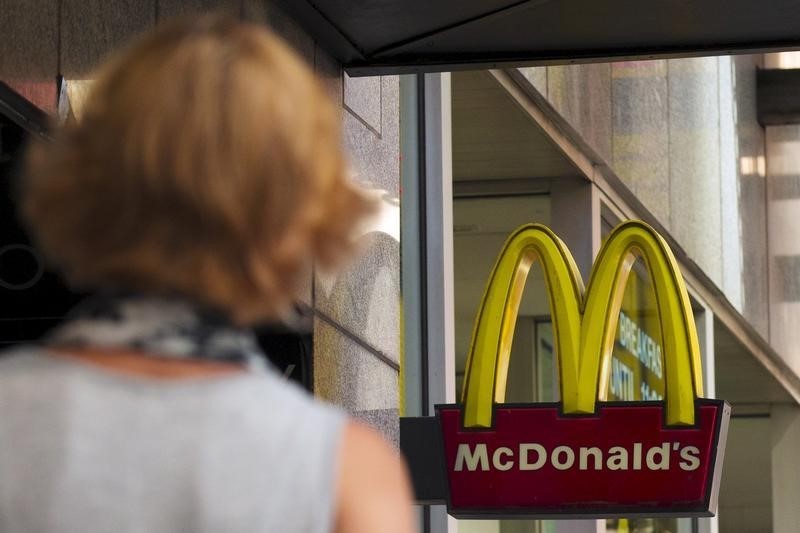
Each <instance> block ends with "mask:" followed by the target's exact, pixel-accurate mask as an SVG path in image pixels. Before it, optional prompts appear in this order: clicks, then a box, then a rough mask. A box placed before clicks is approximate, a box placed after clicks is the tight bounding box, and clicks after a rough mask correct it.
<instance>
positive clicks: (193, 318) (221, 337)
mask: <svg viewBox="0 0 800 533" xmlns="http://www.w3.org/2000/svg"><path fill="white" fill-rule="evenodd" d="M45 344H46V345H49V346H54V347H62V348H83V347H87V346H91V347H96V348H116V349H125V350H131V351H136V352H142V353H145V354H152V355H153V356H157V357H173V358H178V359H190V358H196V359H205V360H214V361H224V362H228V363H236V364H241V365H243V366H245V367H246V368H248V369H249V370H251V371H263V370H264V369H266V367H267V359H266V356H265V355H264V353H263V352H262V351H261V349H260V348H259V346H258V342H257V341H256V337H255V335H254V334H253V333H252V332H250V331H248V330H245V329H240V328H237V327H235V326H233V325H232V324H231V323H230V321H229V320H227V319H226V318H225V316H224V315H223V314H221V313H218V312H214V311H211V310H208V309H205V308H201V307H198V306H196V305H193V304H191V303H189V302H188V301H187V300H185V299H180V298H172V297H163V296H162V297H153V296H144V295H138V294H128V293H102V294H98V295H95V296H92V297H90V298H88V299H87V300H85V301H84V302H82V303H81V304H80V305H78V306H77V307H76V308H75V309H74V310H73V311H72V312H71V313H70V315H69V317H68V319H67V321H66V322H65V323H64V324H62V325H60V326H59V327H57V328H56V329H55V330H54V331H53V332H52V333H51V334H50V335H48V336H47V338H46V340H45Z"/></svg>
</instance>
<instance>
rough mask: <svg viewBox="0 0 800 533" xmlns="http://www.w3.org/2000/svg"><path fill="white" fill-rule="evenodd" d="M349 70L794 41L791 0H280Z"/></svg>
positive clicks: (799, 16) (795, 12) (715, 50)
mask: <svg viewBox="0 0 800 533" xmlns="http://www.w3.org/2000/svg"><path fill="white" fill-rule="evenodd" d="M282 3H283V5H284V8H285V9H286V10H287V11H288V12H289V13H290V14H291V15H292V16H293V17H294V18H296V19H297V20H298V21H299V22H300V24H301V25H303V26H304V27H305V29H306V30H307V31H308V32H310V33H311V34H312V36H313V37H314V38H315V39H316V40H317V41H318V42H319V43H320V45H321V46H322V47H324V48H325V49H326V50H328V51H329V52H330V53H331V54H333V56H334V57H335V58H336V59H338V60H339V61H340V62H341V63H342V64H343V65H345V67H347V69H348V71H349V72H350V73H351V74H353V75H359V74H370V73H373V74H376V73H388V72H430V71H443V70H457V69H463V68H491V67H493V66H501V65H503V66H518V65H535V64H552V63H569V62H587V61H602V60H612V59H613V60H619V59H623V58H637V59H639V58H649V57H682V56H689V55H718V54H725V53H746V52H761V51H765V50H787V49H793V48H800V2H798V1H797V0H771V1H768V2H767V1H761V2H759V1H755V0H525V1H519V0H517V1H511V0H283V2H282Z"/></svg>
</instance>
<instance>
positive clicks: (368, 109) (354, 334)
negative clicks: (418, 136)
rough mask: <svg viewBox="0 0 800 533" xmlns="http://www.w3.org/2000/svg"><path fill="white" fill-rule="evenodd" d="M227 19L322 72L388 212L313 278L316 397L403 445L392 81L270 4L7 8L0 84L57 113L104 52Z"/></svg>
mask: <svg viewBox="0 0 800 533" xmlns="http://www.w3.org/2000/svg"><path fill="white" fill-rule="evenodd" d="M220 9H222V10H225V11H227V12H229V13H232V14H234V15H237V16H240V17H242V18H243V19H245V20H250V21H254V22H258V23H263V24H266V25H268V26H270V27H272V28H273V29H274V30H275V31H276V33H278V34H279V35H281V36H282V37H284V38H285V39H286V40H287V41H288V42H289V43H290V44H291V45H292V46H293V47H294V48H295V49H296V50H297V51H298V52H299V54H300V55H301V56H302V57H303V58H304V59H305V60H306V61H307V62H308V63H309V64H310V65H312V66H313V68H314V69H315V70H316V71H317V73H318V74H319V75H320V76H321V77H322V78H323V79H324V81H325V83H326V84H327V86H328V88H329V90H330V95H331V98H333V99H334V100H335V101H336V102H337V103H338V104H339V105H340V106H341V109H342V119H343V128H344V141H345V145H346V148H347V151H348V152H349V154H350V155H351V160H352V165H353V170H354V174H355V179H357V180H358V181H360V182H362V183H364V184H365V185H367V186H368V187H370V188H373V189H377V190H379V191H380V193H381V196H382V198H383V206H384V209H383V212H382V214H381V216H380V217H379V220H378V221H377V222H376V224H375V225H374V227H373V228H371V229H370V230H369V231H368V232H367V233H366V234H365V235H364V238H363V255H362V256H361V257H360V258H359V259H358V260H357V261H356V262H354V263H353V264H352V265H350V267H349V268H348V269H347V270H346V271H344V272H342V273H340V274H339V275H337V276H323V275H321V274H316V275H315V276H314V279H313V280H309V284H308V290H307V294H306V295H305V299H306V303H309V304H311V305H312V306H313V307H314V308H315V310H316V311H317V315H316V316H317V318H316V319H315V322H314V352H315V354H314V355H315V390H316V392H317V394H318V395H320V396H321V397H323V398H325V399H327V400H330V401H332V402H334V403H337V404H339V405H342V406H344V407H345V408H347V409H348V410H350V411H351V412H352V413H354V414H355V415H356V416H358V417H360V418H362V419H364V420H366V421H368V422H370V423H372V424H373V425H375V426H376V427H378V428H379V429H381V430H382V431H383V432H384V433H385V434H386V435H387V436H389V437H390V438H391V439H393V440H395V441H396V440H397V435H398V426H397V424H398V420H397V416H398V398H399V392H398V378H399V361H400V318H399V316H400V281H399V280H400V250H399V247H400V243H399V239H400V236H399V224H400V221H399V216H400V215H399V179H400V167H399V165H400V162H399V124H398V121H399V104H398V91H399V81H398V78H397V77H396V76H384V77H375V78H358V79H356V78H354V79H351V78H349V77H348V76H347V75H345V74H344V73H343V72H342V69H341V66H340V65H339V64H337V63H336V61H334V60H333V59H332V58H331V57H330V56H329V55H328V54H327V53H326V52H325V50H323V49H322V48H320V47H319V46H318V45H317V44H316V43H315V42H314V40H313V39H312V38H311V36H309V35H308V34H307V33H305V32H304V31H303V30H302V29H301V28H300V27H299V26H298V25H297V24H296V23H295V22H294V21H293V20H291V19H290V18H289V17H288V16H287V15H286V14H285V13H283V11H282V10H281V9H280V8H279V7H277V6H276V5H274V4H272V3H270V2H266V1H256V0H212V1H208V0H206V1H203V0H194V1H192V0H149V1H142V0H62V1H60V2H58V1H55V0H7V1H6V2H4V3H3V8H2V9H0V35H2V38H0V80H2V81H4V82H5V83H8V84H9V85H11V86H12V87H13V88H15V89H16V90H17V91H18V92H20V93H21V94H23V95H24V96H26V97H27V98H28V99H30V100H31V101H33V102H34V103H36V104H37V105H39V106H40V107H41V108H43V109H44V110H46V111H48V112H50V113H55V110H56V97H57V95H56V76H57V75H59V74H61V75H63V76H64V78H65V79H66V80H67V81H68V82H69V81H77V80H84V79H90V78H91V76H92V74H91V72H92V69H93V67H94V66H95V65H97V64H98V62H99V61H100V60H101V59H102V58H103V57H105V56H106V55H107V54H108V53H109V52H110V51H112V50H113V49H115V48H116V47H119V46H120V45H122V44H124V43H125V42H126V41H128V40H129V39H130V38H131V37H133V36H135V35H136V34H138V33H140V32H142V31H145V30H147V29H149V28H151V27H153V26H154V25H155V24H157V23H158V22H159V21H161V20H163V19H165V18H167V17H170V16H174V15H179V14H186V13H192V12H201V11H209V10H220Z"/></svg>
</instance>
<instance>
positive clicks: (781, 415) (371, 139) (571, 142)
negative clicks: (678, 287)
mask: <svg viewBox="0 0 800 533" xmlns="http://www.w3.org/2000/svg"><path fill="white" fill-rule="evenodd" d="M213 9H224V10H227V11H228V12H231V13H234V14H236V15H237V16H240V17H241V18H243V19H244V20H249V21H253V22H257V23H263V24H266V25H268V26H270V27H271V28H273V29H274V31H275V32H276V33H278V34H279V35H281V36H282V37H284V38H285V39H286V40H287V41H288V42H289V43H290V44H291V45H292V46H293V47H294V48H295V50H297V52H298V53H299V54H300V55H301V56H302V57H303V58H304V59H305V60H306V61H307V62H308V64H310V65H312V66H313V68H314V69H315V71H316V72H317V73H318V74H319V75H320V77H321V78H322V79H323V80H324V81H325V83H326V85H327V86H328V88H329V90H330V95H331V98H333V99H334V100H335V101H336V102H337V103H338V104H339V106H340V108H341V112H342V120H343V128H344V142H345V145H346V149H347V151H348V153H349V154H350V157H351V162H352V166H353V172H354V179H355V180H357V181H358V182H360V183H362V184H364V185H365V186H366V187H368V188H371V189H375V190H378V191H380V193H381V197H382V206H383V207H382V211H381V215H380V216H379V217H378V219H377V220H376V221H375V223H374V226H373V227H372V228H371V229H370V230H369V231H367V232H366V233H365V235H364V237H363V254H362V255H361V256H360V257H359V259H358V260H356V261H355V262H354V263H353V264H351V265H350V266H349V267H348V268H347V269H346V270H345V271H344V272H342V273H340V274H338V275H336V276H323V275H321V274H315V275H314V276H313V277H312V278H311V279H309V280H308V286H307V291H306V294H305V296H304V302H302V303H303V304H305V306H306V307H307V308H308V309H309V312H308V313H307V315H308V323H307V324H305V325H304V326H303V327H304V331H303V334H304V335H306V336H307V337H310V339H311V346H312V347H313V357H312V359H311V361H312V362H313V364H312V365H311V366H312V367H313V372H312V373H310V374H308V375H307V376H306V378H307V380H309V381H310V382H309V383H307V385H309V386H310V387H311V388H313V390H314V392H315V394H317V395H318V396H320V397H322V398H324V399H326V400H329V401H331V402H333V403H336V404H338V405H341V406H343V407H344V408H346V409H347V410H349V411H350V412H351V413H353V414H354V415H355V416H357V417H359V418H361V419H363V420H364V421H366V422H367V423H369V424H372V425H373V426H375V427H376V428H378V429H379V430H380V431H382V432H383V433H384V434H385V435H386V436H387V437H388V438H389V439H390V440H391V441H393V442H395V443H398V442H399V418H400V417H401V416H422V415H430V414H432V409H433V405H435V404H437V403H444V402H453V401H455V399H456V397H457V396H458V391H459V386H460V382H461V378H462V377H463V371H464V366H465V361H466V353H467V351H468V344H469V336H470V333H471V327H472V321H473V319H474V314H475V311H476V308H477V304H478V301H479V299H480V295H481V291H482V290H483V286H484V284H485V282H486V280H487V276H488V272H489V269H490V268H491V265H492V263H493V261H494V258H495V256H496V254H497V252H498V251H499V248H500V246H501V245H502V243H503V241H504V239H505V237H506V236H507V235H508V234H509V233H510V232H511V231H512V230H513V229H514V228H515V227H517V226H518V225H520V224H522V223H526V222H542V223H546V224H548V225H549V226H551V227H552V228H553V229H554V230H555V231H556V232H557V233H558V234H559V235H560V236H561V237H562V238H563V239H564V240H565V241H566V243H567V244H568V245H569V247H570V249H571V250H572V252H573V254H574V255H575V258H576V262H577V263H578V266H579V268H580V270H581V272H582V274H583V276H584V278H585V279H587V278H588V273H589V270H590V268H591V265H592V260H593V258H594V256H595V254H596V253H597V251H598V250H599V248H600V246H601V244H602V242H603V238H604V236H605V235H606V234H607V233H608V232H609V231H610V228H612V227H613V226H614V225H615V224H616V223H618V222H619V221H621V220H625V219H628V218H640V219H643V220H645V221H647V222H649V223H650V224H652V225H653V226H655V227H656V228H657V229H659V230H660V231H661V232H662V234H664V235H665V236H666V237H667V239H668V241H669V242H670V244H671V245H672V247H673V249H674V250H675V252H676V256H677V259H678V261H679V263H680V265H681V268H682V270H683V272H684V275H685V277H686V280H687V284H688V288H689V292H690V296H691V299H692V304H693V308H694V310H695V317H696V322H697V325H698V331H699V334H700V340H701V348H702V351H703V363H704V372H705V379H706V384H705V386H706V395H708V396H715V397H720V398H724V399H727V400H729V401H730V402H731V403H732V404H733V407H734V411H733V421H732V425H731V433H730V435H729V442H728V452H727V457H726V460H725V474H724V477H723V481H722V492H721V496H720V511H719V517H718V518H716V519H699V520H682V521H678V520H664V521H655V520H649V521H648V520H638V521H634V520H626V519H624V517H620V519H616V520H611V521H594V520H593V521H562V522H552V521H551V522H538V523H534V522H526V521H517V522H512V521H504V522H498V521H494V522H492V521H485V522H479V523H478V522H464V521H461V522H459V521H456V520H453V519H452V518H448V517H447V516H446V514H445V512H444V510H443V509H442V508H440V507H436V506H434V507H422V506H421V507H420V509H419V515H420V524H421V528H422V530H423V531H432V532H437V533H438V532H445V531H447V532H455V531H461V532H462V533H469V532H475V533H478V532H480V533H483V532H487V533H488V532H492V533H494V532H497V533H500V532H502V533H522V532H528V533H533V532H558V533H565V532H572V531H574V532H578V531H580V532H585V531H592V532H601V531H608V532H609V533H610V532H620V533H621V532H623V531H642V532H644V531H648V532H653V533H655V532H666V531H671V532H672V533H676V532H678V531H680V532H682V533H688V532H691V531H697V532H715V531H723V532H736V533H741V532H748V531H752V532H763V531H776V532H781V533H783V532H794V531H798V530H800V510H798V506H797V505H796V503H795V502H796V501H797V500H798V498H800V460H799V459H798V454H797V452H796V450H797V449H798V447H800V407H798V400H800V378H798V375H800V343H798V342H797V340H798V339H797V335H798V334H799V333H798V331H800V328H797V327H795V324H796V323H798V319H800V307H799V306H798V304H797V302H798V301H800V289H798V287H800V267H798V265H800V262H798V261H797V258H798V257H800V244H797V243H800V238H795V237H796V236H797V237H800V235H798V231H800V229H798V228H800V224H798V223H797V221H796V216H795V213H796V212H797V211H796V207H797V206H796V205H795V204H796V203H797V198H798V197H800V192H799V191H800V186H798V184H797V183H796V182H797V176H798V174H800V172H799V170H800V151H798V150H797V148H798V147H800V144H798V142H797V141H798V139H800V129H798V127H797V126H796V125H792V124H788V125H769V126H762V125H761V124H760V123H759V121H758V106H757V99H756V90H757V85H758V84H757V73H758V71H759V69H768V68H779V67H783V66H787V65H788V66H790V67H791V66H793V65H792V64H791V56H787V55H783V54H768V55H750V56H724V57H701V58H691V59H668V60H666V59H665V60H651V61H636V62H618V63H599V64H591V65H569V66H547V67H544V66H540V67H527V68H519V69H504V70H491V71H487V70H483V71H463V72H453V73H437V74H419V75H384V76H374V77H350V76H349V75H348V74H347V73H345V72H344V71H343V69H342V67H341V65H339V64H338V63H337V62H336V61H335V60H334V59H333V58H332V56H331V55H330V54H329V53H328V51H326V50H325V49H324V48H323V47H321V46H320V45H319V44H318V43H317V42H315V40H314V38H313V37H312V36H311V35H310V34H309V33H307V32H306V31H304V30H303V29H302V27H301V26H300V25H299V24H298V23H297V22H296V21H294V20H293V19H291V18H290V17H289V16H288V15H287V14H286V13H285V12H284V11H283V10H282V9H281V8H280V7H278V5H276V4H274V3H272V2H268V1H257V0H228V1H211V2H208V1H202V2H201V1H194V2H189V1H185V0H149V1H147V2H133V1H119V0H113V1H109V2H99V1H92V2H83V1H78V0H61V1H58V2H56V1H53V0H35V1H32V2H31V1H23V0H11V1H10V2H6V3H4V4H3V5H2V7H0V36H2V37H0V81H2V82H4V83H5V84H7V85H8V86H9V87H10V88H11V89H13V90H14V91H15V92H16V93H18V94H19V95H21V96H22V97H24V98H25V99H27V100H28V101H29V102H31V103H33V104H34V105H35V106H37V107H38V108H39V109H41V110H42V111H44V112H45V113H47V114H49V115H51V116H53V117H58V118H60V119H62V120H67V119H72V118H74V119H77V120H79V119H80V116H79V115H80V104H81V101H82V95H83V94H84V92H85V88H86V86H87V83H90V80H91V69H92V67H93V66H94V65H96V64H97V62H98V61H100V60H101V58H102V57H104V56H105V55H106V54H107V53H109V52H110V51H112V50H113V49H114V48H116V47H117V46H119V45H121V44H122V43H124V42H126V40H128V39H129V38H131V37H132V36H134V35H136V34H137V33H139V32H141V31H144V30H146V29H148V28H151V27H153V26H154V25H156V24H158V22H159V21H160V20H162V19H164V18H167V17H170V16H174V15H178V14H184V13H191V12H199V11H207V10H213ZM2 110H3V108H2V107H0V113H2V112H3V111H2ZM3 131H10V126H7V127H6V130H2V129H0V134H1V133H2V132H3ZM6 138H8V137H6ZM2 235H5V236H4V239H5V240H6V242H0V246H2V247H4V248H3V249H4V251H5V253H6V254H8V253H9V250H11V248H9V246H11V245H14V242H13V239H15V238H17V237H15V236H14V235H10V234H8V233H2ZM2 257H3V256H2V254H0V260H2ZM9 257H10V255H6V259H7V260H8V258H9ZM0 272H2V269H0ZM636 273H637V275H636V276H634V277H633V278H632V281H631V282H630V283H629V287H628V288H627V292H626V297H625V298H626V303H625V305H624V307H623V314H624V317H622V316H621V319H620V323H622V324H624V327H622V326H621V327H620V329H619V332H618V338H617V346H616V348H615V357H614V361H615V362H616V363H615V365H616V366H615V367H614V368H615V371H614V372H612V377H611V383H610V389H609V394H610V396H611V397H613V398H617V399H621V400H634V399H659V398H660V397H661V396H662V395H663V390H664V389H663V387H664V383H663V378H662V377H660V376H659V375H658V374H659V373H658V372H657V371H656V367H657V365H655V364H645V363H642V361H643V356H642V355H641V353H642V352H643V351H646V352H647V353H648V355H647V357H650V358H652V357H656V358H657V357H658V355H659V353H660V348H659V342H660V336H661V335H662V332H661V331H660V330H659V329H658V327H657V325H654V320H653V308H654V307H653V301H652V289H651V288H650V287H649V286H648V279H647V276H646V271H644V269H643V268H641V267H637V269H636ZM22 285H25V283H16V282H15V283H6V284H5V285H0V288H2V290H3V291H5V292H6V293H7V295H10V294H12V293H13V294H14V298H16V300H14V299H7V301H19V300H20V299H23V300H24V298H25V297H26V296H25V294H27V293H25V292H24V291H26V290H31V289H30V287H26V288H25V289H19V286H22ZM15 287H16V288H15ZM9 298H11V297H10V296H9ZM521 309H522V311H521V313H520V318H519V319H518V322H517V330H516V335H515V344H514V356H513V358H512V359H513V362H512V364H513V365H514V366H513V368H512V372H511V375H512V378H511V379H510V380H509V392H508V394H509V400H512V401H516V400H519V401H545V400H555V399H557V395H558V391H557V388H558V387H557V383H556V382H555V378H554V368H555V365H556V362H555V360H556V354H554V353H553V349H552V344H551V343H550V342H549V339H550V335H551V328H552V322H551V320H550V317H549V308H548V305H547V295H546V292H545V290H544V286H543V282H542V279H541V275H540V274H539V273H537V272H535V271H534V272H532V274H531V275H530V278H529V281H528V289H527V291H526V295H525V297H524V300H523V304H522V307H521ZM5 312H6V311H4V313H5ZM12 314H13V313H12ZM34 314H35V313H34ZM29 315H30V316H29ZM9 316H11V315H9ZM4 318H7V317H6V316H5V315H4ZM32 318H35V317H33V315H31V314H30V313H29V314H28V315H26V316H22V317H19V316H16V315H15V320H17V322H15V324H21V323H25V322H26V321H28V320H29V319H32ZM632 339H636V340H632ZM642 339H644V341H642ZM641 342H643V343H644V344H646V345H647V347H645V348H640V347H639V343H641ZM640 363H641V364H640ZM312 375H313V378H312V377H310V376H312ZM387 519H390V517H387Z"/></svg>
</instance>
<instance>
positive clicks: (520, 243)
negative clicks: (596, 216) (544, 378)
mask: <svg viewBox="0 0 800 533" xmlns="http://www.w3.org/2000/svg"><path fill="white" fill-rule="evenodd" d="M637 257H641V258H642V259H643V261H644V263H645V265H646V267H647V270H648V272H649V276H650V279H651V282H652V285H653V288H654V291H655V296H656V301H657V305H658V320H659V322H660V325H661V331H662V336H663V339H662V341H663V359H664V361H663V364H664V375H665V381H666V396H665V399H664V401H663V402H609V401H606V391H607V388H608V380H609V372H610V367H611V355H612V350H613V345H614V340H615V334H616V329H617V320H618V318H619V314H620V313H619V312H620V307H621V305H622V297H623V293H624V290H625V284H626V282H627V279H628V276H629V275H630V273H631V269H632V267H633V264H634V261H635V259H636V258H637ZM536 260H538V261H539V262H540V264H541V267H542V270H543V273H544V279H545V284H546V286H547V292H548V294H549V298H550V310H551V315H552V321H553V336H554V341H555V349H556V356H557V361H558V376H559V385H560V399H561V400H560V402H558V403H540V404H506V403H504V402H505V386H506V378H507V373H508V364H509V356H510V353H511V340H512V338H513V335H514V326H515V322H516V318H517V312H518V309H519V304H520V298H521V296H522V293H523V290H524V286H525V280H526V278H527V275H528V271H529V269H530V267H531V265H532V264H533V262H534V261H536ZM702 394H703V380H702V369H701V358H700V349H699V344H698V340H697V332H696V329H695V324H694V317H693V314H692V309H691V306H690V302H689V297H688V294H687V292H686V287H685V285H684V282H683V278H682V276H681V274H680V270H679V268H678V265H677V262H676V261H675V258H674V256H673V255H672V252H671V251H670V249H669V247H668V245H667V244H666V242H665V241H664V239H663V238H662V237H661V236H660V235H658V233H657V232H656V231H655V230H653V228H651V227H650V226H648V225H647V224H645V223H643V222H639V221H628V222H624V223H622V224H620V225H619V226H617V227H616V228H615V229H614V230H613V231H612V232H611V234H610V235H609V237H608V239H607V240H606V242H605V244H604V245H603V247H602V249H601V251H600V254H599V255H598V257H597V259H596V261H595V264H594V266H593V269H592V272H591V276H590V279H589V284H588V287H587V288H586V289H585V290H584V286H583V282H582V280H581V276H580V274H579V272H578V270H577V268H576V266H575V262H574V260H573V258H572V255H571V254H570V253H569V251H568V250H567V248H566V246H565V245H564V243H563V242H562V241H561V240H560V239H559V238H558V237H557V236H556V235H555V234H554V233H553V232H552V231H551V230H550V229H549V228H547V227H545V226H542V225H539V224H529V225H525V226H522V227H520V228H519V229H517V230H516V231H515V232H514V233H513V234H512V235H511V236H510V237H509V238H508V240H507V241H506V243H505V245H504V247H503V249H502V251H501V252H500V255H499V257H498V259H497V261H496V263H495V265H494V268H493V270H492V273H491V276H490V279H489V281H488V283H487V286H486V290H485V292H484V296H483V299H482V302H481V305H480V309H479V311H478V314H477V317H476V320H475V326H474V330H473V334H472V342H471V347H470V354H469V359H468V362H467V367H466V374H465V378H464V387H463V392H462V397H461V402H460V403H459V404H455V405H439V406H437V407H436V416H435V417H431V418H428V419H401V447H402V448H403V450H404V453H405V454H406V456H407V458H408V459H409V463H410V466H411V471H412V479H413V480H414V484H415V489H416V490H417V494H418V498H419V499H420V500H421V501H428V502H436V501H439V502H446V503H447V506H448V511H449V513H450V514H451V515H453V516H456V517H461V518H481V517H514V516H519V517H535V518H575V517H582V518H587V517H613V516H637V515H638V516H713V514H714V513H715V512H716V506H717V491H718V486H719V480H720V476H721V470H722V461H723V454H724V448H725V446H724V445H725V440H726V435H727V427H728V421H729V418H730V406H729V405H728V404H727V403H726V402H724V401H722V400H712V399H704V398H702ZM437 469H438V473H437V472H436V470H437ZM442 472H443V475H442V474H441V473H442Z"/></svg>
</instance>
